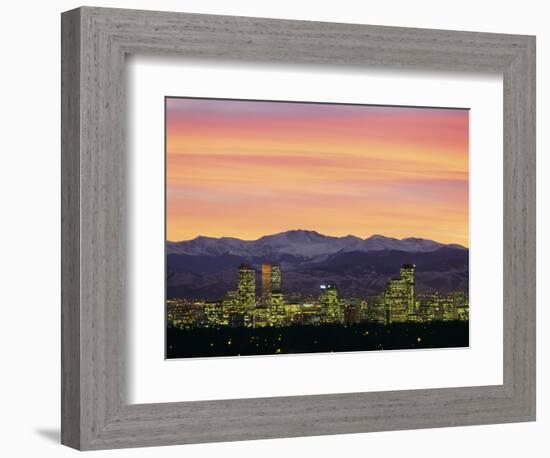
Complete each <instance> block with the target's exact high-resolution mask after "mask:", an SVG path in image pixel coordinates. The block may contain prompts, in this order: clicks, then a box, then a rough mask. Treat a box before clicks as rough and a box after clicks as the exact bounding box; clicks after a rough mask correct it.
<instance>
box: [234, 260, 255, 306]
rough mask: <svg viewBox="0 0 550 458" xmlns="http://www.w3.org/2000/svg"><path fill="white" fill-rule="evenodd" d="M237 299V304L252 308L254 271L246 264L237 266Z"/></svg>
mask: <svg viewBox="0 0 550 458" xmlns="http://www.w3.org/2000/svg"><path fill="white" fill-rule="evenodd" d="M237 299H238V305H239V306H240V307H242V308H244V309H252V308H254V306H255V305H256V272H255V271H254V269H252V268H251V267H250V266H248V265H247V264H241V265H240V266H239V276H238V281H237Z"/></svg>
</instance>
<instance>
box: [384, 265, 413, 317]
mask: <svg viewBox="0 0 550 458" xmlns="http://www.w3.org/2000/svg"><path fill="white" fill-rule="evenodd" d="M414 268H415V266H414V264H403V266H402V267H401V269H400V271H399V272H400V275H399V278H392V279H391V280H390V281H389V282H388V285H387V286H386V291H385V292H384V305H385V307H386V309H387V322H388V323H402V322H405V321H409V318H410V317H412V316H413V314H414V313H415V307H414V304H415V301H414Z"/></svg>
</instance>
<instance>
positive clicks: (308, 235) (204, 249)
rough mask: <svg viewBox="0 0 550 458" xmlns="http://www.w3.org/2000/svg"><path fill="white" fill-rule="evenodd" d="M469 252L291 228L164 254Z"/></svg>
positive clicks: (170, 246) (419, 241)
mask: <svg viewBox="0 0 550 458" xmlns="http://www.w3.org/2000/svg"><path fill="white" fill-rule="evenodd" d="M444 247H448V248H453V249H457V250H468V248H466V247H464V246H462V245H459V244H455V243H452V244H445V243H440V242H436V241H434V240H430V239H424V238H419V237H405V238H402V239H397V238H394V237H386V236H384V235H380V234H374V235H372V236H370V237H367V238H364V239H362V238H360V237H357V236H355V235H352V234H348V235H345V236H341V237H337V236H330V235H324V234H320V233H319V232H317V231H311V230H303V229H293V230H289V231H284V232H279V233H275V234H269V235H264V236H262V237H259V238H258V239H256V240H242V239H239V238H236V237H208V236H202V235H201V236H198V237H195V238H194V239H191V240H183V241H177V242H175V241H167V242H166V253H167V254H186V255H196V256H199V255H200V256H204V255H206V256H220V255H224V254H229V255H236V256H267V257H270V256H273V255H284V254H290V255H293V256H299V257H302V258H304V259H308V258H314V257H316V256H322V255H324V256H327V255H331V254H335V253H338V252H342V253H346V252H352V251H353V252H371V251H383V250H394V251H404V252H409V253H425V252H430V251H435V250H438V249H440V248H444Z"/></svg>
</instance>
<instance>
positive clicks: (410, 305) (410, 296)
mask: <svg viewBox="0 0 550 458" xmlns="http://www.w3.org/2000/svg"><path fill="white" fill-rule="evenodd" d="M415 268H416V266H415V265H414V264H403V265H402V266H401V269H400V270H399V273H400V277H401V280H402V281H403V282H404V283H405V287H406V291H407V312H408V314H409V315H414V314H415V313H416V309H415V303H414V271H415Z"/></svg>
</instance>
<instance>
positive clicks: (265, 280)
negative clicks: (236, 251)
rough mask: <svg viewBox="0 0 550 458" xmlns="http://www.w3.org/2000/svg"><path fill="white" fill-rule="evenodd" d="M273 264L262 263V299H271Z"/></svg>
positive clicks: (264, 300)
mask: <svg viewBox="0 0 550 458" xmlns="http://www.w3.org/2000/svg"><path fill="white" fill-rule="evenodd" d="M271 272H272V271H271V264H262V301H263V302H264V303H266V304H267V303H269V301H270V300H271Z"/></svg>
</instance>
